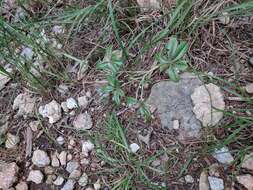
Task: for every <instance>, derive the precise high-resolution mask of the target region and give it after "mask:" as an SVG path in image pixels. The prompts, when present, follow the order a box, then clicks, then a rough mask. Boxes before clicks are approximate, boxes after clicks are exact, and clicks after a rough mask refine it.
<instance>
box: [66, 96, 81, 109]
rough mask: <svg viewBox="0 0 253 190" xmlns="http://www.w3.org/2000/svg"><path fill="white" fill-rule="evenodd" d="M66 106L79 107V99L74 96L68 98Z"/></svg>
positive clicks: (69, 107)
mask: <svg viewBox="0 0 253 190" xmlns="http://www.w3.org/2000/svg"><path fill="white" fill-rule="evenodd" d="M66 106H67V108H68V109H70V110H72V109H74V108H78V104H77V101H76V100H75V99H74V98H68V99H67V100H66Z"/></svg>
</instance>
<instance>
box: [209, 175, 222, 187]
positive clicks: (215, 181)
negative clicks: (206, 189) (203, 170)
mask: <svg viewBox="0 0 253 190" xmlns="http://www.w3.org/2000/svg"><path fill="white" fill-rule="evenodd" d="M208 182H209V185H210V188H211V190H224V181H223V179H221V178H217V177H210V176H209V177H208Z"/></svg>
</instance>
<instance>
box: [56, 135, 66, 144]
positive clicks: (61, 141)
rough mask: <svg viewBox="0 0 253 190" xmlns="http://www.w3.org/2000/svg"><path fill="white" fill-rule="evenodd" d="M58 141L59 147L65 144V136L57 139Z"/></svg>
mask: <svg viewBox="0 0 253 190" xmlns="http://www.w3.org/2000/svg"><path fill="white" fill-rule="evenodd" d="M56 141H57V142H58V144H59V145H63V144H64V143H65V140H64V137H63V136H59V137H57V139H56Z"/></svg>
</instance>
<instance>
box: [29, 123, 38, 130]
mask: <svg viewBox="0 0 253 190" xmlns="http://www.w3.org/2000/svg"><path fill="white" fill-rule="evenodd" d="M39 124H40V122H39V121H31V122H30V123H29V127H30V128H31V129H32V131H33V132H36V131H37V130H38V127H39Z"/></svg>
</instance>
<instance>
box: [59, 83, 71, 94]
mask: <svg viewBox="0 0 253 190" xmlns="http://www.w3.org/2000/svg"><path fill="white" fill-rule="evenodd" d="M57 91H58V92H59V93H61V94H62V95H65V94H67V93H68V92H69V87H68V86H67V85H65V84H60V85H59V86H58V88H57Z"/></svg>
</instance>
